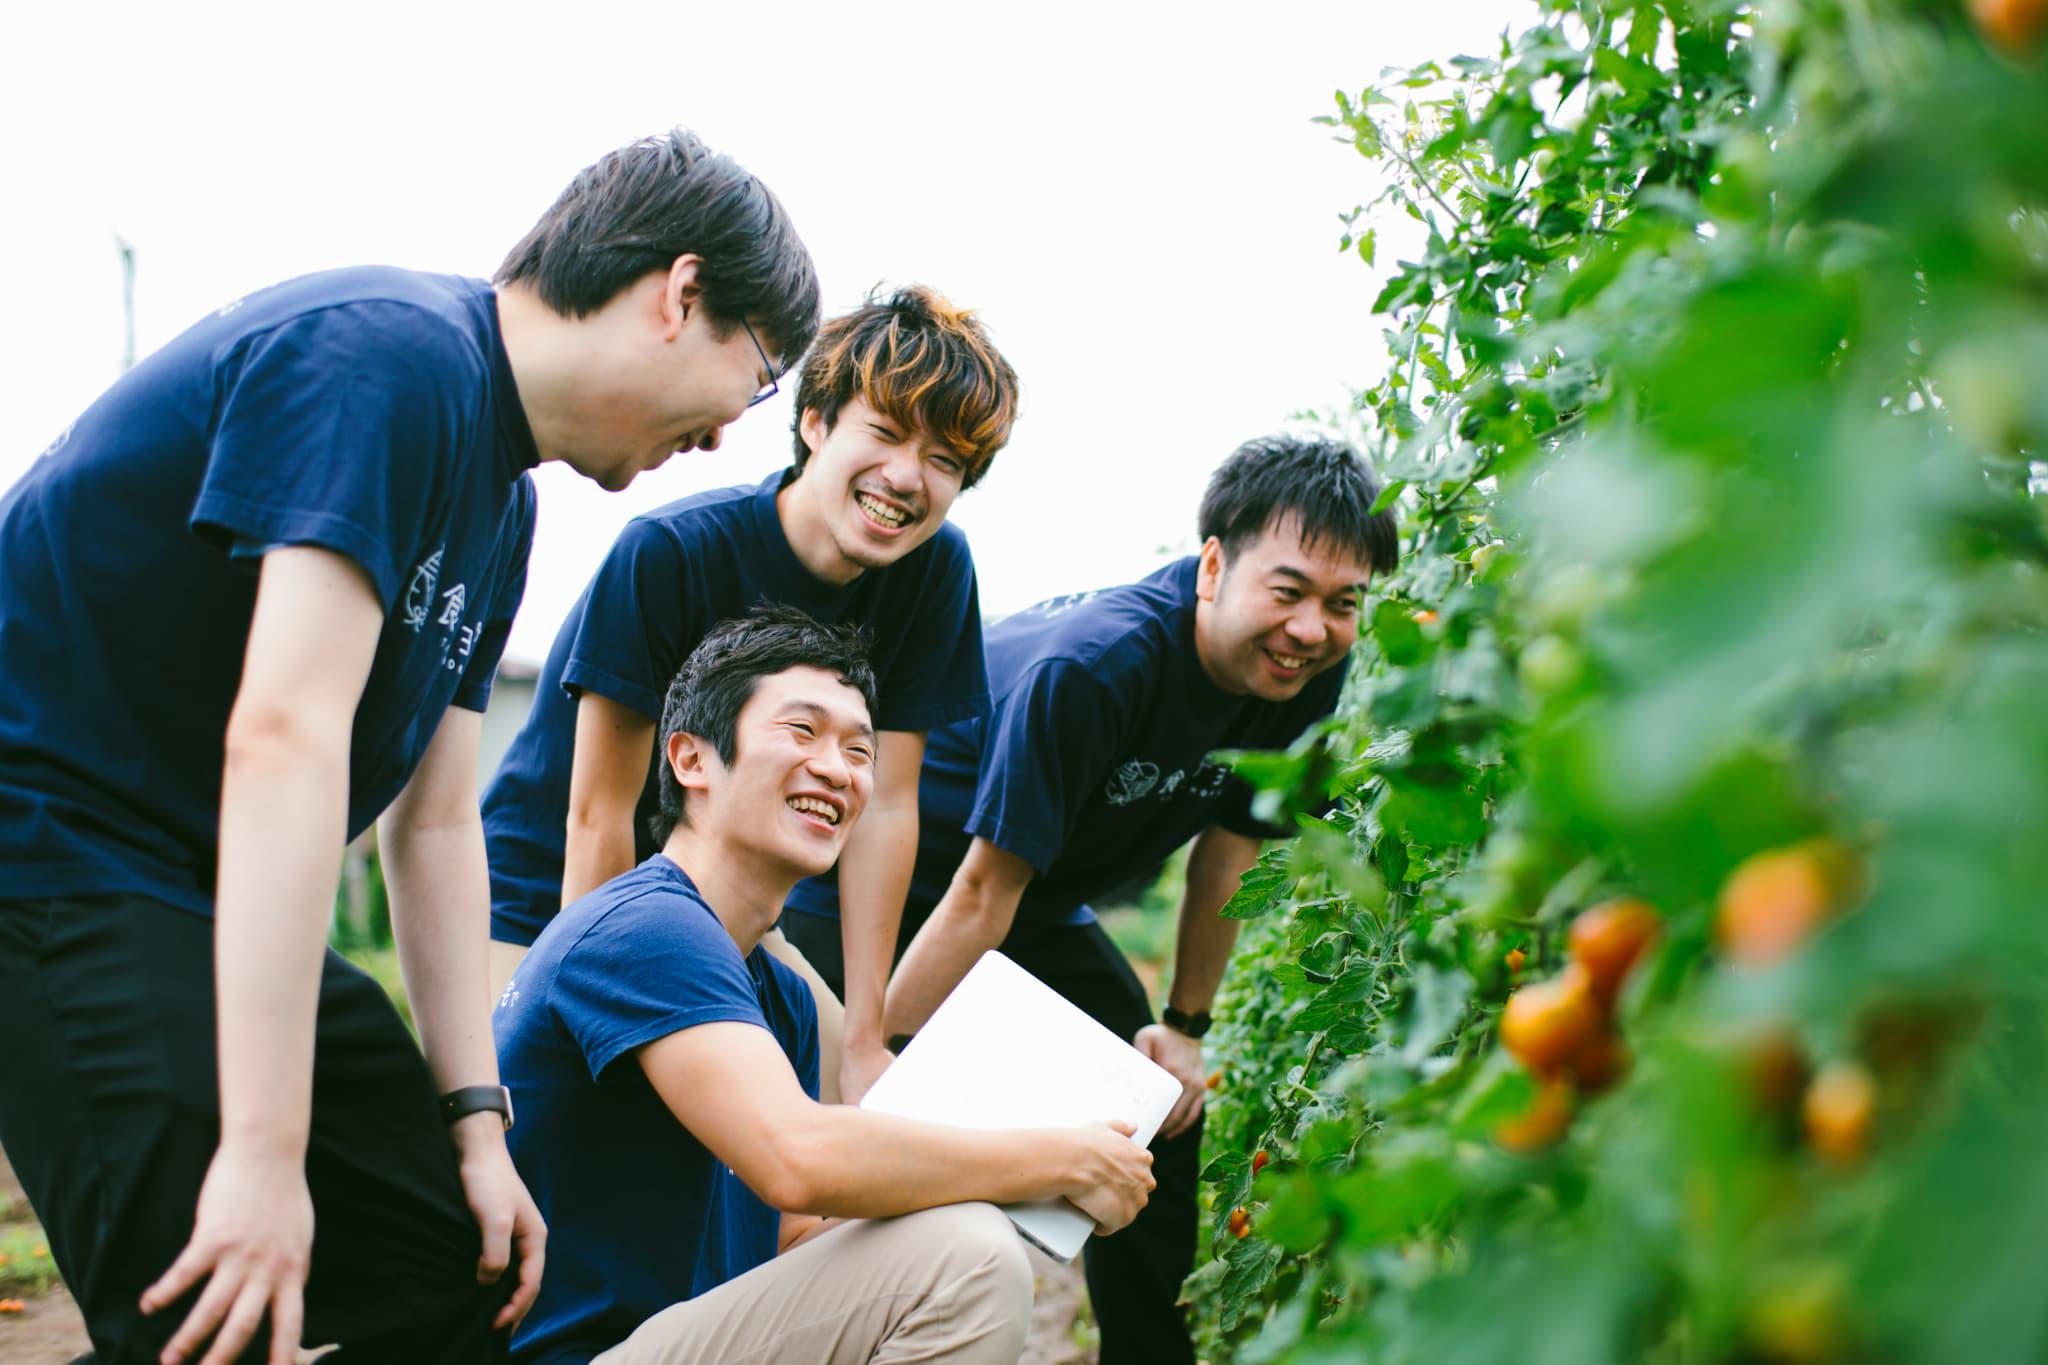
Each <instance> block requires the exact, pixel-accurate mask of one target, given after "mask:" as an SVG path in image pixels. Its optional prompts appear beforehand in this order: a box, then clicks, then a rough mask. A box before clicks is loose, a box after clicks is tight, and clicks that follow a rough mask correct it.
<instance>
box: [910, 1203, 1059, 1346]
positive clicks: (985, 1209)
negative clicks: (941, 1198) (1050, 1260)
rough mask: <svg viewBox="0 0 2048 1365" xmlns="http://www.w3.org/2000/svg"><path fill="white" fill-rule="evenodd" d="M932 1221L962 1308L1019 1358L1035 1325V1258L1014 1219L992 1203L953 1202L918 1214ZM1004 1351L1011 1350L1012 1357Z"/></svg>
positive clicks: (934, 1236) (993, 1339) (932, 1230)
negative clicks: (1032, 1262) (1033, 1270)
mask: <svg viewBox="0 0 2048 1365" xmlns="http://www.w3.org/2000/svg"><path fill="white" fill-rule="evenodd" d="M917 1216H918V1217H919V1218H922V1219H927V1220H930V1223H931V1225H932V1226H931V1228H930V1232H929V1236H930V1238H931V1241H932V1243H933V1244H934V1245H936V1246H937V1247H938V1248H939V1249H940V1255H941V1256H942V1258H943V1259H944V1261H945V1263H946V1265H947V1268H948V1270H949V1271H950V1272H951V1274H950V1275H949V1277H948V1278H950V1279H951V1280H952V1281H953V1283H954V1285H955V1286H956V1288H955V1291H954V1293H955V1296H956V1298H957V1301H958V1302H957V1307H958V1309H959V1311H961V1312H962V1313H963V1314H964V1315H967V1316H971V1317H973V1318H976V1319H979V1320H981V1321H982V1322H983V1323H985V1324H986V1327H987V1330H988V1332H989V1334H990V1338H991V1341H990V1344H991V1345H995V1346H996V1347H997V1350H996V1351H995V1352H994V1353H993V1357H1002V1358H1008V1359H1014V1358H1015V1356H1016V1355H1017V1354H1021V1353H1022V1351H1023V1350H1024V1338H1025V1334H1026V1333H1027V1332H1028V1330H1029V1328H1030V1325H1031V1298H1032V1278H1033V1277H1032V1273H1031V1260H1030V1258H1029V1257H1028V1256H1026V1255H1025V1254H1024V1239H1023V1238H1022V1237H1020V1236H1018V1234H1017V1229H1016V1228H1015V1227H1014V1226H1012V1225H1011V1223H1010V1220H1009V1217H1008V1216H1007V1215H1005V1214H1004V1213H1003V1212H1002V1210H1000V1209H998V1208H996V1207H995V1206H994V1205H992V1204H949V1205H946V1206H944V1207H942V1208H936V1209H927V1210H926V1211H925V1212H924V1213H922V1214H919V1215H917ZM1004 1351H1009V1352H1010V1354H1009V1355H1007V1356H1004V1355H1003V1352H1004Z"/></svg>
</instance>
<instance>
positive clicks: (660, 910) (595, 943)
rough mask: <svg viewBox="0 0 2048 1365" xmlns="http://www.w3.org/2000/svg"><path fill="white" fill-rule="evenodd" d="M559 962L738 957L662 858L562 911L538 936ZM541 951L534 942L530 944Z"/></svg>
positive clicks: (658, 856) (695, 896) (703, 906)
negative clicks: (552, 942) (551, 940)
mask: <svg viewBox="0 0 2048 1365" xmlns="http://www.w3.org/2000/svg"><path fill="white" fill-rule="evenodd" d="M549 934H553V935H555V936H556V939H557V945H558V946H557V949H556V952H557V955H558V956H559V957H561V958H562V959H564V960H565V961H566V960H569V959H573V958H578V957H581V958H591V957H598V958H611V957H616V956H618V955H620V954H625V955H628V956H630V957H635V958H651V957H654V956H657V955H660V954H662V953H666V952H670V951H682V952H690V953H703V952H711V953H714V954H715V953H719V952H720V951H721V945H722V946H723V949H724V950H728V951H731V952H732V953H734V954H737V952H738V949H737V948H735V947H734V946H733V942H732V938H731V937H730V936H729V935H728V934H727V933H726V932H725V928H724V926H723V925H722V924H721V923H720V922H719V920H718V917H717V916H716V915H715V914H713V913H712V911H711V907H710V906H709V905H708V904H706V903H705V900H704V897H703V896H702V895H701V894H699V892H698V891H697V888H696V887H695V886H694V885H692V884H691V882H690V880H689V878H688V877H686V876H684V875H683V873H682V871H681V869H679V868H677V867H676V865H675V864H674V863H672V862H670V861H669V860H668V858H667V857H665V856H664V855H662V854H659V853H657V854H655V855H654V856H653V857H651V858H649V859H648V860H647V861H646V862H644V863H642V864H640V865H639V866H638V867H635V868H632V869H631V870H629V871H626V872H622V873H620V874H619V875H618V876H616V877H614V878H612V879H611V880H610V881H608V882H606V883H605V884H604V885H602V886H600V887H598V888H597V889H595V890H593V891H591V892H589V893H587V894H585V895H583V896H579V897H578V898H577V899H575V900H574V901H571V902H570V903H569V904H568V905H566V906H564V907H563V908H562V910H561V913H559V914H558V915H556V916H555V918H554V919H553V920H552V921H550V923H549V924H548V927H547V928H546V929H545V930H544V931H543V936H546V935H549ZM534 946H535V947H536V948H538V947H539V946H540V944H539V943H538V942H536V943H535V945H534Z"/></svg>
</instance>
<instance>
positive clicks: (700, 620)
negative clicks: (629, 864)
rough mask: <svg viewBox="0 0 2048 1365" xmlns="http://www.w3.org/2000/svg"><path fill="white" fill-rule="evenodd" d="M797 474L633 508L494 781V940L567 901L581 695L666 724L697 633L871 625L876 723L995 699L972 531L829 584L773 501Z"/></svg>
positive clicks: (643, 852)
mask: <svg viewBox="0 0 2048 1365" xmlns="http://www.w3.org/2000/svg"><path fill="white" fill-rule="evenodd" d="M790 477H791V474H790V473H789V472H787V471H785V472H782V473H778V474H776V475H774V476H773V477H771V478H769V479H767V480H765V481H764V482H762V483H761V484H759V485H758V486H751V487H739V488H721V489H718V490H716V491H713V492H708V493H699V494H696V495H694V496H691V497H687V498H683V499H681V500H680V501H677V502H674V503H671V504H669V505H668V506H666V507H662V508H658V509H656V510H655V511H652V512H649V513H647V514H645V515H644V516H640V517H636V518H634V519H633V521H631V522H629V523H628V524H627V526H626V529H625V530H624V531H622V532H621V533H620V534H619V539H618V541H617V543H615V544H614V545H613V546H612V549H611V552H610V553H609V554H608V555H606V557H605V561H604V563H603V565H602V566H600V567H599V569H598V571H597V575H596V577H594V578H593V579H591V581H590V585H589V586H588V587H586V588H585V589H584V590H583V595H582V596H581V597H580V598H578V599H577V601H576V604H575V606H573V607H571V608H570V610H569V617H568V619H567V620H566V621H564V622H563V623H562V628H561V631H560V633H559V634H557V635H556V637H555V643H554V647H553V648H552V649H550V650H549V651H548V658H547V663H546V665H545V666H544V667H543V668H542V669H541V675H540V683H539V686H538V687H537V688H536V689H535V693H534V700H533V710H532V711H531V712H530V713H529V714H528V715H527V718H526V724H525V725H524V726H523V727H521V729H520V731H519V735H518V737H517V738H515V739H514V740H513V741H512V747H511V748H510V749H509V750H508V751H507V752H506V755H505V760H504V762H503V763H502V764H501V765H500V766H499V768H498V773H497V776H495V777H494V778H492V779H491V785H490V787H489V789H488V790H487V791H486V792H485V794H484V838H485V841H486V842H487V844H488V846H489V854H490V864H491V936H492V937H493V938H495V939H498V940H500V941H502V942H507V943H522V944H523V943H532V942H533V939H534V936H535V935H536V934H538V933H539V932H540V930H541V927H542V926H543V925H545V924H546V923H547V922H548V920H549V919H550V918H551V917H552V916H553V915H554V913H555V911H556V909H557V907H558V906H559V905H560V904H561V890H562V860H563V846H564V843H565V833H564V832H565V830H566V828H567V825H568V818H569V774H570V768H571V765H572V764H573V762H574V759H575V748H576V708H577V704H578V700H579V698H580V697H581V695H582V694H583V693H584V692H586V691H589V692H595V693H596V694H597V695H599V696H601V697H604V698H606V699H607V700H609V701H613V702H616V703H618V704H619V705H621V706H624V707H626V708H628V709H629V710H632V711H635V712H638V713H639V714H640V715H641V716H643V717H645V718H646V719H647V720H649V721H654V722H658V721H659V720H660V719H661V705H662V699H663V697H664V695H665V694H666V693H667V691H668V685H669V681H670V680H671V679H672V678H674V677H675V675H676V670H677V669H679V668H681V667H682V665H683V660H684V659H686V658H688V657H689V654H690V651H691V650H693V649H695V648H696V647H697V642H698V641H699V640H701V639H703V638H704V636H705V634H706V633H707V632H708V631H709V630H710V629H711V628H712V627H713V626H715V625H717V624H718V623H719V622H720V621H724V620H728V619H731V618H732V617H736V616H744V615H746V613H747V612H748V611H749V610H750V609H751V608H753V607H754V606H755V605H756V604H758V603H762V602H775V603H783V604H787V605H789V606H794V607H800V608H802V609H803V610H804V611H806V612H808V613H809V614H810V615H811V616H812V617H814V618H816V619H817V620H820V621H823V622H825V623H827V624H828V625H829V624H837V623H842V622H843V623H847V624H851V625H857V626H860V627H862V628H863V629H864V630H865V631H866V632H867V637H868V650H869V657H870V658H871V659H872V660H873V662H874V668H875V681H876V684H877V691H878V692H879V694H880V709H879V711H878V712H877V713H876V715H875V728H876V729H878V730H931V729H936V728H937V727H939V726H942V725H945V724H947V723H949V722H951V721H956V720H960V719H962V718H963V717H967V716H974V715H979V714H980V713H981V712H982V711H984V710H986V709H987V708H988V674H987V672H986V669H985V666H984V663H983V659H982V648H981V607H980V603H979V599H978V595H977V593H976V591H975V582H974V560H973V558H972V557H971V556H970V554H969V553H968V549H967V537H966V536H964V535H963V534H961V532H960V529H959V528H958V527H956V526H953V525H950V524H948V525H943V526H941V527H940V528H939V530H938V532H937V533H936V534H935V535H933V536H932V538H931V539H930V540H928V541H926V542H925V543H924V544H923V545H920V546H918V547H917V548H916V549H915V550H912V551H911V552H910V553H909V554H907V555H905V556H904V557H903V558H902V559H900V560H898V561H897V562H896V563H894V564H891V565H889V566H888V567H886V568H881V569H870V570H868V571H867V572H865V573H863V574H861V575H860V576H859V577H858V578H856V579H854V580H853V581H852V582H850V583H847V584H843V585H839V584H832V583H826V582H823V581H822V580H820V579H818V578H816V577H814V576H813V575H812V574H811V572H810V571H809V570H808V569H806V568H804V566H803V562H802V561H801V560H799V559H798V558H797V557H796V552H795V551H794V550H792V549H791V548H790V544H789V539H788V537H787V536H785V535H784V534H783V530H782V521H781V518H780V517H779V516H778V515H777V514H776V508H775V496H776V494H777V492H779V491H780V490H781V489H782V487H783V486H784V485H785V483H786V482H787V481H788V480H789V478H790ZM654 771H655V770H654V769H653V767H652V766H651V764H650V767H649V780H647V781H646V782H644V783H643V784H642V788H641V795H640V801H639V806H638V809H637V810H636V811H635V813H634V817H633V835H634V839H635V841H636V851H637V856H638V857H639V858H641V859H642V860H644V859H646V858H647V857H649V856H650V855H651V854H653V852H654V850H655V845H654V839H653V835H652V834H650V833H649V831H648V829H647V817H648V816H649V815H651V814H652V813H653V810H654V802H655V784H654V782H653V780H652V777H653V773H654Z"/></svg>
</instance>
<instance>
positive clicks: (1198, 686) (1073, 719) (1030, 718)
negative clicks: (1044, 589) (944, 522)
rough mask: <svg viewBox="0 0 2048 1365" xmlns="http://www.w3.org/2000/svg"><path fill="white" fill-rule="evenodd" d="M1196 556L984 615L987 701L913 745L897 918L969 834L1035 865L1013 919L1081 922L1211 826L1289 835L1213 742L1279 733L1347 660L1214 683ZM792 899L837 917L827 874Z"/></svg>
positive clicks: (1317, 707) (931, 884)
mask: <svg viewBox="0 0 2048 1365" xmlns="http://www.w3.org/2000/svg"><path fill="white" fill-rule="evenodd" d="M1197 563H1198V561H1197V560H1196V559H1195V558H1194V557H1193V556H1190V557H1188V558H1186V559H1182V560H1177V561H1176V562H1174V563H1172V564H1169V565H1167V566H1166V567H1165V568H1163V569H1160V570H1159V571H1158V572H1156V573H1154V574H1152V575H1151V576H1149V577H1147V578H1144V579H1141V580H1140V581H1138V582H1136V583H1131V584H1127V585H1125V586H1123V587H1119V588H1109V589H1106V590H1104V591H1101V592H1093V593H1081V594H1078V595H1074V596H1068V597H1056V598H1054V599H1053V600H1051V601H1049V602H1042V603H1040V604H1039V605H1037V606H1035V607H1028V608H1026V609H1025V610H1023V611H1020V612H1018V613H1017V614H1016V615H1015V616H1010V617H1006V618H1005V619H1003V620H1001V621H998V622H997V623H996V624H995V625H993V626H990V627H989V631H988V671H989V678H990V680H991V682H992V683H993V684H994V687H995V702H994V705H993V706H992V707H991V709H990V711H989V713H988V714H987V715H986V716H982V717H976V718H975V719H972V720H968V721H964V722H961V723H960V724H957V725H949V726H947V727H946V728H944V729H943V730H937V731H934V732H933V733H932V735H931V736H930V737H929V739H927V741H926V744H925V756H924V772H923V776H922V779H921V780H920V782H919V786H918V844H917V868H916V871H915V874H914V875H913V877H912V880H911V887H910V899H909V902H908V904H907V906H906V908H905V920H906V923H908V922H911V921H915V920H918V919H922V918H923V917H924V916H925V915H927V914H929V913H930V911H931V908H932V907H933V906H934V905H936V904H937V903H938V901H939V898H940V897H941V896H943V895H944V894H945V891H946V887H947V885H948V884H949V883H950V882H951V881H952V879H953V873H954V871H955V870H956V869H957V868H958V867H959V866H960V860H961V859H962V858H964V857H965V856H966V854H967V847H968V845H969V844H970V843H971V842H972V841H973V840H974V839H975V838H976V837H977V836H979V837H981V838H984V839H987V840H988V841H989V842H990V843H992V844H994V845H995V846H996V847H997V848H1000V849H1002V850H1004V851H1005V852H1007V853H1014V854H1016V855H1017V856H1018V857H1020V858H1022V859H1024V860H1025V861H1026V862H1028V863H1030V864H1031V866H1032V868H1033V869H1034V871H1035V872H1036V875H1035V876H1034V877H1033V878H1032V879H1031V883H1030V885H1029V886H1027V887H1026V888H1025V891H1024V899H1023V900H1022V902H1020V903H1019V905H1018V908H1017V922H1018V923H1019V924H1020V925H1022V924H1032V923H1036V924H1085V923H1087V922H1088V921H1089V920H1091V919H1093V918H1094V917H1095V916H1094V912H1093V911H1092V910H1090V909H1089V907H1088V904H1087V903H1088V901H1089V900H1090V899H1092V898H1094V897H1097V896H1100V895H1101V894H1102V893H1103V892H1105V891H1107V890H1109V889H1111V888H1112V887H1115V886H1118V885H1120V884H1121V883H1123V882H1126V881H1129V880H1130V879H1131V878H1133V877H1135V876H1140V875H1144V874H1147V873H1150V872H1152V871H1153V870H1154V869H1156V868H1157V867H1158V866H1159V864H1160V863H1162V862H1164V861H1165V859H1166V858H1167V856H1168V855H1169V854H1171V853H1172V852H1173V851H1174V850H1175V849H1177V848H1179V847H1180V846H1181V845H1182V844H1184V843H1186V842H1187V841H1188V840H1189V839H1190V838H1192V837H1193V836H1194V835H1196V834H1198V833H1200V832H1201V831H1202V830H1204V829H1206V828H1207V827H1208V826H1210V825H1212V824H1215V825H1221V826H1222V827H1223V828H1225V829H1227V830H1230V831H1232V832H1233V833H1238V834H1247V835H1252V836H1255V837H1262V838H1265V837H1274V836H1277V835H1280V834H1282V833H1285V831H1281V830H1274V829H1268V828H1266V827H1264V826H1262V825H1261V824H1260V823H1259V822H1258V821H1256V820H1254V819H1253V818H1252V815H1251V792H1250V789H1249V788H1248V787H1247V786H1246V785H1245V784H1244V782H1243V781H1241V780H1240V779H1238V778H1236V777H1234V776H1232V775H1231V774H1230V773H1229V771H1228V770H1226V769H1225V768H1223V767H1222V766H1221V765H1219V764H1217V763H1213V762H1211V761H1210V759H1209V755H1210V754H1211V753H1212V752H1213V751H1215V750H1217V749H1274V748H1284V747H1286V746H1287V745H1288V744H1290V743H1292V742H1293V741H1294V740H1295V738H1296V737H1297V736H1299V735H1300V734H1301V732H1302V731H1303V730H1305V729H1307V728H1308V727H1309V726H1310V725H1312V724H1314V723H1315V722H1316V721H1318V720H1320V719H1321V718H1322V717H1324V716H1326V715H1328V714H1329V713H1330V709H1331V708H1332V707H1333V706H1334V705H1335V704H1336V701H1337V694H1338V692H1339V690H1340V689H1341V688H1342V687H1343V675H1344V669H1343V668H1342V667H1339V668H1333V669H1331V670H1330V671H1329V672H1328V673H1325V674H1323V675H1322V676H1320V677H1318V678H1314V679H1312V680H1311V681H1310V682H1309V683H1308V684H1307V685H1306V686H1304V687H1303V688H1302V690H1301V693H1300V695H1298V696H1296V697H1295V698H1294V700H1292V701H1288V702H1267V701H1261V700H1259V699H1258V698H1257V697H1252V696H1232V695H1230V694H1229V693H1227V692H1224V691H1223V690H1222V689H1221V688H1219V687H1217V686H1216V684H1215V683H1213V682H1211V681H1210V680H1209V675H1208V674H1207V673H1206V672H1204V671H1203V669H1202V664H1201V660H1200V659H1199V658H1198V657H1197V655H1196V653H1195V570H1196V566H1197ZM789 908H790V909H791V910H795V911H799V912H802V913H808V914H821V915H836V914H837V913H838V910H839V898H838V890H837V885H836V883H835V882H834V881H833V880H832V878H831V877H830V876H827V877H821V878H813V879H811V880H810V881H807V882H803V883H801V884H799V885H798V887H797V888H796V891H795V893H794V894H793V895H791V897H790V899H789Z"/></svg>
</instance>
